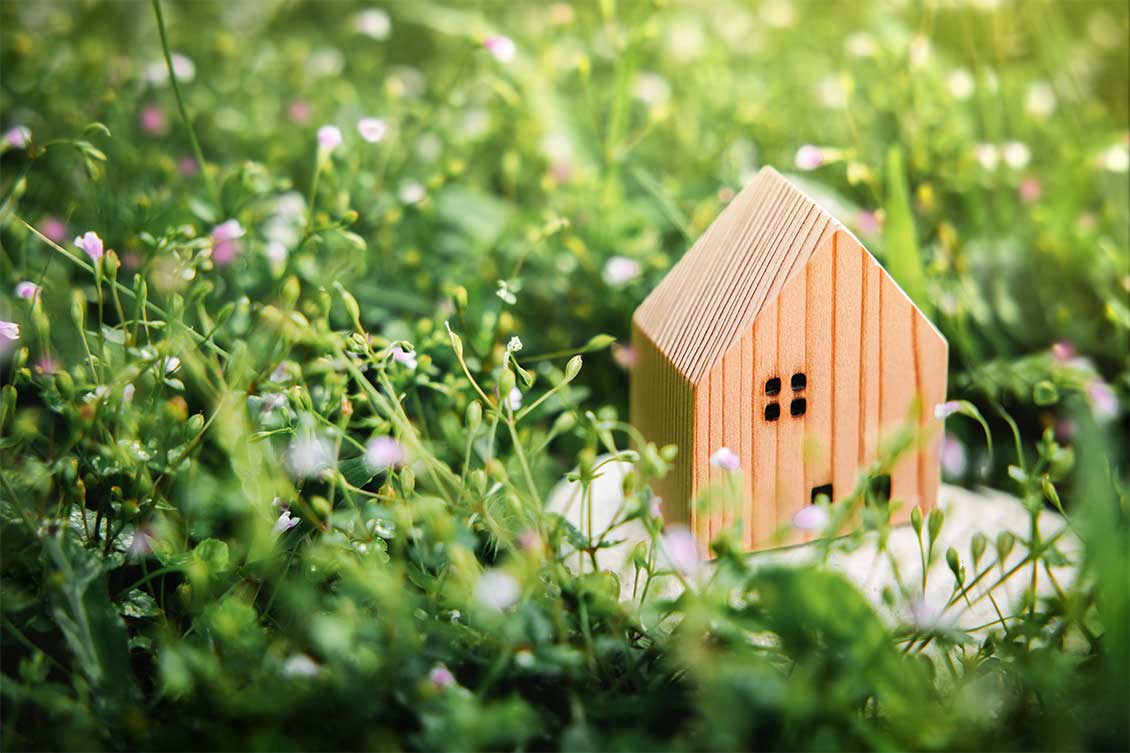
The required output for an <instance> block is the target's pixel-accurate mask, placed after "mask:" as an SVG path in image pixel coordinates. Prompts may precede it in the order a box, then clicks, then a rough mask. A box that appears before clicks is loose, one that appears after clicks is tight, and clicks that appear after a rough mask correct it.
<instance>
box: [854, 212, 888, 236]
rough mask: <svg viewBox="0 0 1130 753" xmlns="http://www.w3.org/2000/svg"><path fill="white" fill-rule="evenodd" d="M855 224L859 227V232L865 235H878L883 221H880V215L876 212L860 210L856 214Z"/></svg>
mask: <svg viewBox="0 0 1130 753" xmlns="http://www.w3.org/2000/svg"><path fill="white" fill-rule="evenodd" d="M855 226H856V227H858V228H859V232H861V233H863V234H864V235H878V234H879V231H880V230H881V229H882V223H881V222H880V221H879V215H878V214H876V213H875V212H860V213H859V214H858V215H856V218H855Z"/></svg>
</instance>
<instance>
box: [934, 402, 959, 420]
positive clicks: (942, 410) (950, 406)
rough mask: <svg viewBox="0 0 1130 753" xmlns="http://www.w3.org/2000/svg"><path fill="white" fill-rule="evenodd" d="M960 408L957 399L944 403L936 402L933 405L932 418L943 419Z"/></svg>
mask: <svg viewBox="0 0 1130 753" xmlns="http://www.w3.org/2000/svg"><path fill="white" fill-rule="evenodd" d="M960 410H961V403H960V402H958V401H957V400H950V401H948V402H945V403H938V404H937V405H935V406H934V418H936V419H938V420H939V421H945V420H946V419H947V418H949V417H950V416H952V415H954V414H955V413H957V412H958V411H960Z"/></svg>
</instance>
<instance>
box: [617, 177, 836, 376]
mask: <svg viewBox="0 0 1130 753" xmlns="http://www.w3.org/2000/svg"><path fill="white" fill-rule="evenodd" d="M837 230H846V228H844V226H843V225H842V224H840V222H838V221H837V220H836V219H835V218H834V217H832V215H830V214H828V212H826V211H825V210H824V209H822V208H821V207H820V206H818V205H817V204H816V202H814V201H813V200H812V199H810V198H808V197H807V196H805V195H804V194H803V193H801V191H800V190H799V189H797V188H796V187H795V186H793V185H792V184H791V183H789V181H787V180H786V179H785V178H784V177H782V176H781V174H780V173H778V172H777V171H776V170H774V169H773V168H771V167H765V168H762V170H761V171H760V172H759V173H758V174H757V175H756V176H755V177H754V178H753V180H751V181H750V182H749V183H748V184H747V185H746V187H745V188H743V189H742V191H741V193H739V194H738V195H737V196H735V197H734V198H733V200H731V202H730V204H729V205H728V206H727V207H726V209H725V210H723V212H722V214H720V215H719V216H718V218H717V219H716V220H715V221H714V222H713V223H712V224H711V225H710V227H709V228H707V229H706V232H704V233H703V234H702V236H700V237H699V239H698V240H697V241H696V242H695V244H694V245H693V246H691V249H690V250H689V251H688V252H687V253H686V254H684V255H683V258H682V259H680V260H679V262H678V263H677V264H676V265H675V266H674V267H672V269H671V271H670V272H668V274H667V276H666V277H665V278H663V280H662V282H660V283H659V285H658V287H656V288H655V290H653V291H652V292H651V295H649V296H648V297H647V298H646V299H645V300H644V302H643V303H641V304H640V306H639V308H638V309H636V313H635V316H634V320H635V323H636V325H637V326H638V327H639V328H640V329H641V330H642V331H643V333H644V334H645V335H646V336H647V337H648V338H650V339H651V340H652V342H654V343H655V345H656V347H657V348H658V350H659V351H660V352H661V353H663V354H665V355H666V356H667V358H668V359H670V361H671V362H672V364H673V365H674V366H675V368H676V369H678V371H679V372H680V373H681V374H682V375H683V377H684V378H686V379H687V380H688V381H690V382H691V383H692V384H693V383H695V382H697V381H698V380H699V379H700V378H701V377H702V376H703V375H705V374H706V373H708V371H709V370H710V367H711V366H712V365H713V364H714V362H715V361H716V360H717V359H718V358H721V357H722V356H723V354H725V352H726V351H727V350H728V349H729V347H730V346H731V345H732V344H733V342H734V341H735V340H737V339H739V338H740V337H741V336H742V335H743V334H744V333H745V332H746V331H747V329H748V328H749V327H751V326H752V325H753V322H754V320H755V319H756V318H757V316H758V314H759V313H760V312H761V310H762V307H763V306H765V304H766V303H768V302H771V301H772V300H773V299H774V297H775V296H776V295H777V293H778V292H779V291H780V290H781V288H782V287H783V286H784V284H785V282H786V281H787V280H788V279H789V277H790V276H792V274H793V273H794V272H795V271H797V270H800V269H803V268H804V265H805V264H806V263H807V262H808V259H809V257H810V256H812V253H813V252H814V251H815V250H816V249H817V248H819V247H820V244H821V243H823V242H824V241H825V240H826V239H828V238H830V237H831V236H832V234H833V233H835V232H836V231H837ZM796 326H799V327H802V328H803V327H804V323H803V322H797V323H796Z"/></svg>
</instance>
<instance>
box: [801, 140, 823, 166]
mask: <svg viewBox="0 0 1130 753" xmlns="http://www.w3.org/2000/svg"><path fill="white" fill-rule="evenodd" d="M793 163H794V164H795V165H796V166H797V169H799V170H815V169H816V168H818V167H820V166H821V165H823V164H824V150H823V149H821V148H820V147H818V146H813V145H812V144H805V145H804V146H802V147H801V148H800V149H797V150H796V156H795V157H793Z"/></svg>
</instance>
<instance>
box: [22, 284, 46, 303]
mask: <svg viewBox="0 0 1130 753" xmlns="http://www.w3.org/2000/svg"><path fill="white" fill-rule="evenodd" d="M42 292H43V288H41V287H40V286H38V285H36V284H35V283H34V282H30V281H28V280H24V281H23V282H21V283H18V284H17V285H16V297H17V298H23V299H24V300H25V301H34V300H35V299H36V298H39V294H40V293H42Z"/></svg>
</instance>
